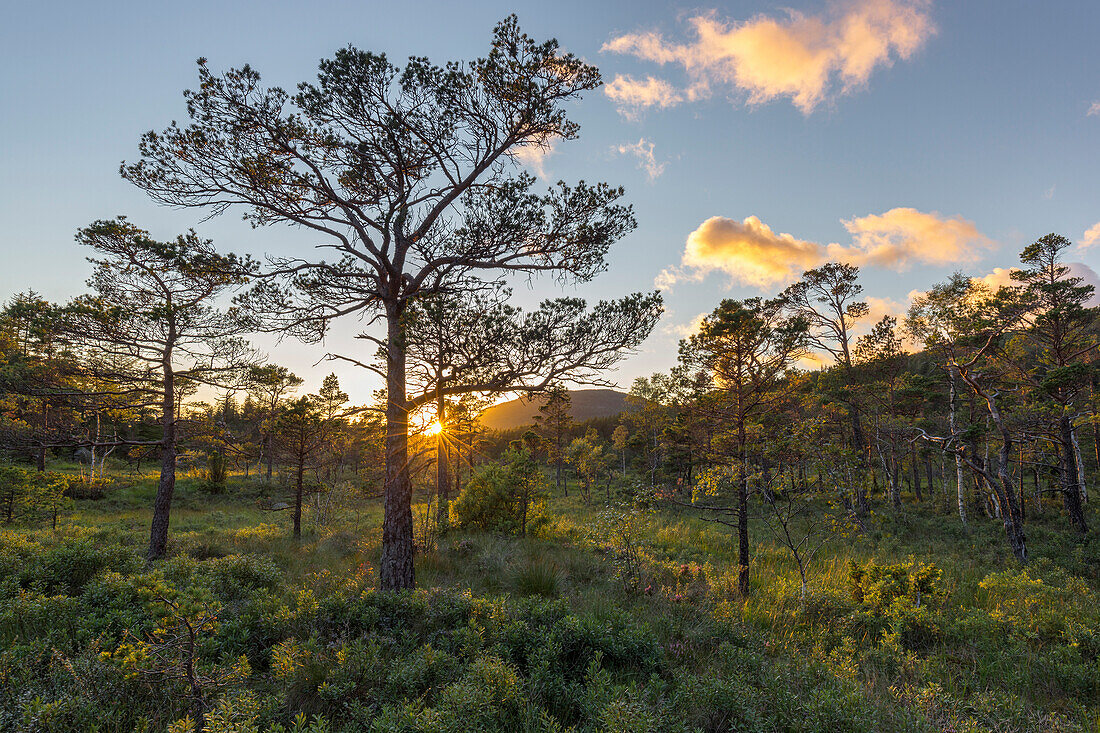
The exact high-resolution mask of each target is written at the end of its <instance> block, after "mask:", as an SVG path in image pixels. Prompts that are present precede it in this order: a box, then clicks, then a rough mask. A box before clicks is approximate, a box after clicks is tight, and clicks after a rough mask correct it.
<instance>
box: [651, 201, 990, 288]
mask: <svg viewBox="0 0 1100 733" xmlns="http://www.w3.org/2000/svg"><path fill="white" fill-rule="evenodd" d="M843 224H844V226H845V228H847V230H848V231H849V232H850V233H851V234H852V244H851V245H849V246H842V245H840V244H828V245H822V244H819V243H817V242H811V241H807V240H802V239H797V238H796V237H794V236H792V235H790V234H782V233H778V234H777V233H776V232H774V231H773V230H772V228H771V227H769V226H768V225H767V224H765V223H764V222H762V221H760V219H759V218H757V217H755V216H750V217H748V218H746V219H745V220H744V221H737V220H736V219H730V218H726V217H723V216H712V217H711V218H709V219H707V220H706V221H704V222H703V223H702V224H700V225H699V227H698V228H697V229H696V230H695V231H693V232H692V233H691V234H689V235H688V238H687V242H686V243H685V246H684V253H683V255H682V257H681V261H680V264H679V265H678V266H673V267H670V268H667V269H665V270H664V271H663V272H661V274H660V275H658V276H657V279H656V281H655V284H656V286H657V287H658V288H662V289H668V288H670V287H672V286H673V285H674V284H675V283H677V282H682V281H685V280H696V281H697V280H702V279H703V278H704V277H706V276H707V275H708V274H710V273H712V272H715V271H720V272H725V273H726V274H728V275H729V276H730V280H731V282H732V283H738V284H742V285H751V286H755V287H758V288H766V287H768V286H773V285H782V284H786V283H789V282H792V281H794V280H795V279H797V278H798V276H799V275H801V274H802V272H803V271H805V270H808V269H810V268H813V267H818V266H820V265H822V264H824V263H825V262H828V261H830V260H835V261H841V262H848V263H851V264H854V265H870V266H875V267H886V268H890V269H894V270H904V269H906V268H908V267H910V266H911V265H913V264H914V263H921V264H934V265H946V264H957V263H968V262H974V261H976V260H977V259H979V258H980V256H981V255H982V254H983V253H984V251H985V250H986V249H988V248H990V247H991V246H993V244H994V243H993V242H992V241H991V240H990V239H989V238H988V237H986V236H985V235H984V234H982V233H981V232H979V231H978V229H977V227H976V226H975V225H974V224H973V223H972V222H969V221H967V220H965V219H962V218H961V217H957V216H956V217H951V218H945V217H942V216H940V215H939V214H937V213H934V212H933V213H924V212H921V211H917V210H916V209H912V208H896V209H891V210H889V211H887V212H885V213H883V214H872V215H869V216H864V217H858V218H855V219H849V220H846V221H844V222H843Z"/></svg>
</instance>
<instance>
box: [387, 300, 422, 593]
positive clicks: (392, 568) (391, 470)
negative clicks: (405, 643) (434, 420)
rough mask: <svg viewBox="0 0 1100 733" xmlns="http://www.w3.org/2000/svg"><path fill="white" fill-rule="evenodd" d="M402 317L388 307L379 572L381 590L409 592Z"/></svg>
mask: <svg viewBox="0 0 1100 733" xmlns="http://www.w3.org/2000/svg"><path fill="white" fill-rule="evenodd" d="M401 316H402V308H400V307H399V306H397V305H393V304H390V305H388V306H387V313H386V320H387V326H388V333H387V338H386V351H387V353H386V478H385V484H384V486H383V491H384V493H385V515H384V517H383V519H382V561H381V568H380V572H379V578H380V582H381V587H382V590H407V589H412V588H413V587H414V585H415V578H414V575H413V519H412V482H411V481H410V479H409V411H408V405H407V404H406V401H405V400H406V396H405V334H404V327H403V325H402V323H401Z"/></svg>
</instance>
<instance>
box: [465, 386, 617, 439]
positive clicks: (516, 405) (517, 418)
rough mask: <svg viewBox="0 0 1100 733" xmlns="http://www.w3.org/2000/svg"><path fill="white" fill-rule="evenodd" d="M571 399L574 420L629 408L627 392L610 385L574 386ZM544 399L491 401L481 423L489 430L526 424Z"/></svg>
mask: <svg viewBox="0 0 1100 733" xmlns="http://www.w3.org/2000/svg"><path fill="white" fill-rule="evenodd" d="M569 398H570V399H571V400H572V406H571V409H570V413H571V414H572V416H573V420H574V421H575V422H584V421H585V420H591V419H592V418H595V417H612V416H614V415H618V414H619V413H620V412H624V411H626V410H628V409H630V403H629V401H628V398H627V395H626V394H625V393H623V392H618V391H616V390H613V389H577V390H572V389H571V390H569ZM545 403H546V397H545V396H542V395H539V396H536V397H518V398H516V399H514V400H509V401H508V402H502V403H500V404H499V405H493V406H492V407H489V408H487V409H486V410H485V411H484V412H482V413H481V424H482V425H484V426H485V427H487V428H490V429H491V430H511V429H512V428H520V427H523V426H525V425H534V424H535V416H536V415H538V414H539V407H540V406H541V405H543V404H545Z"/></svg>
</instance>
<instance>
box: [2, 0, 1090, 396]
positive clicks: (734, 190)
mask: <svg viewBox="0 0 1100 733" xmlns="http://www.w3.org/2000/svg"><path fill="white" fill-rule="evenodd" d="M513 10H514V11H515V12H517V13H518V15H519V18H520V22H521V25H522V27H523V28H524V29H525V30H526V31H527V32H528V33H530V34H531V35H533V36H535V37H536V38H545V37H550V36H553V37H556V38H558V39H559V41H560V42H561V43H562V45H563V46H564V47H565V48H566V49H568V50H570V51H572V52H574V53H576V54H578V55H580V56H582V57H584V58H585V59H587V60H588V61H590V62H592V63H595V64H597V65H598V66H599V67H600V69H601V70H602V71H603V74H604V78H605V81H607V82H609V83H613V82H615V81H616V79H617V78H618V79H619V80H620V81H619V83H617V84H614V85H613V89H612V91H615V90H618V91H620V92H622V90H629V89H631V87H630V86H629V85H630V83H633V84H635V85H639V84H643V83H644V84H645V85H646V87H645V88H646V89H648V90H649V91H650V92H652V91H654V90H658V91H661V93H662V94H663V95H664V96H663V97H661V98H662V99H663V100H664V101H665V102H666V106H663V107H662V106H660V105H657V104H655V105H652V106H648V107H647V106H643V105H639V104H634V105H626V106H624V104H623V103H624V100H626V101H629V100H631V99H633V100H634V101H638V100H640V99H642V97H641V96H638V94H640V92H637V89H636V88H634V89H635V92H634V93H635V96H633V97H627V96H624V95H623V94H622V93H620V94H619V95H618V98H617V99H612V98H611V97H610V96H609V95H608V94H607V93H606V91H605V90H601V91H597V92H594V93H592V94H590V95H589V96H588V97H587V98H586V99H585V100H584V101H583V102H581V103H580V104H579V105H577V106H576V107H575V108H573V110H572V114H573V116H574V118H575V119H576V120H577V121H579V122H580V123H581V124H582V131H581V138H580V140H578V141H575V142H571V143H566V144H563V145H561V146H559V147H558V148H557V149H556V150H555V151H554V153H553V154H552V155H550V156H549V157H547V158H545V159H544V160H542V161H539V165H541V170H542V171H543V172H544V173H545V175H546V176H547V177H549V178H551V179H553V180H556V179H558V178H563V179H565V180H567V181H568V180H575V179H577V178H585V179H588V180H597V179H598V180H606V181H608V182H611V183H615V184H621V185H624V186H625V187H626V188H627V195H628V198H629V200H630V201H631V202H632V203H633V204H634V206H635V209H636V211H637V217H638V222H639V227H638V229H637V231H636V232H634V233H633V234H632V235H630V236H629V237H628V238H627V239H625V240H624V241H622V242H621V243H619V244H618V245H617V246H616V247H615V248H614V250H613V252H612V255H611V261H610V270H609V272H608V273H607V274H605V275H603V276H602V277H601V278H599V279H598V280H597V281H596V282H594V283H592V284H590V285H587V286H585V287H583V288H581V289H580V293H581V294H582V295H584V296H586V297H590V298H600V297H610V296H614V295H619V294H625V293H627V292H631V291H635V290H642V289H649V288H652V287H653V284H654V281H655V279H656V278H659V277H662V273H665V275H664V279H663V280H662V281H663V282H666V283H667V282H669V281H673V284H672V286H671V289H670V290H669V292H667V294H666V305H667V307H668V311H669V312H668V314H667V316H666V318H665V320H664V322H663V323H662V325H661V326H659V327H658V330H657V332H655V333H654V335H653V336H652V337H651V338H650V339H649V340H648V341H647V342H646V344H645V345H644V347H643V350H642V351H641V353H639V354H638V355H636V356H634V357H632V358H631V359H629V360H628V361H627V362H625V363H624V364H623V366H622V368H621V369H620V370H619V371H618V372H617V373H616V374H615V375H613V377H614V378H615V379H617V380H618V381H619V382H620V383H621V384H622V385H623V386H628V385H629V382H630V380H631V379H633V377H635V376H638V375H644V374H649V373H650V372H653V371H655V370H659V369H666V368H668V367H669V366H671V365H672V364H673V363H674V362H675V356H676V341H677V339H678V338H679V334H680V333H682V331H683V329H684V328H685V327H686V326H687V325H688V324H689V323H690V322H691V321H692V320H693V319H694V318H696V317H697V316H698V315H699V314H700V313H704V312H706V311H709V310H710V309H712V308H713V307H714V306H715V305H716V304H717V302H718V301H719V300H720V299H721V298H723V297H745V296H749V295H758V294H771V293H774V292H776V291H778V290H779V289H780V288H782V286H783V285H784V284H786V282H789V277H788V274H789V272H798V271H800V270H801V268H802V266H803V265H812V264H814V263H816V262H819V261H822V259H823V258H824V257H828V256H830V255H831V254H837V255H839V256H842V257H845V258H848V259H850V260H851V261H855V262H857V263H859V264H861V265H862V266H863V282H864V285H865V287H866V293H867V295H868V296H870V297H872V298H874V299H876V300H875V303H876V304H877V305H878V306H879V308H878V311H877V312H888V311H890V310H894V311H897V310H899V309H901V308H903V307H904V305H905V303H906V302H907V297H908V294H909V292H910V291H912V290H914V289H922V288H925V287H927V286H928V285H930V284H932V283H934V282H936V281H938V280H940V279H942V278H944V277H945V276H946V275H947V274H949V273H950V272H952V271H953V270H954V269H959V268H961V269H964V270H965V271H967V272H969V273H971V274H974V275H976V276H983V275H987V274H989V273H992V272H994V270H995V268H997V267H1002V268H1004V267H1008V266H1011V265H1012V264H1014V262H1015V259H1016V255H1017V253H1018V252H1019V250H1020V249H1021V247H1022V246H1023V245H1024V244H1026V243H1028V242H1030V241H1032V240H1034V239H1035V238H1037V237H1038V236H1041V235H1043V234H1045V233H1047V232H1050V231H1056V232H1059V233H1061V234H1064V235H1066V236H1068V237H1069V238H1071V239H1073V240H1074V241H1075V242H1078V243H1082V244H1085V243H1087V242H1088V241H1089V240H1090V239H1091V238H1090V237H1087V236H1086V231H1087V230H1089V229H1090V228H1091V227H1093V226H1094V225H1097V224H1098V223H1100V104H1098V105H1097V107H1096V108H1095V110H1096V111H1095V112H1094V113H1093V114H1089V111H1090V108H1092V105H1093V104H1094V103H1097V102H1100V51H1098V50H1097V36H1098V31H1100V4H1098V3H1095V2H1069V1H1068V0H1067V1H1064V2H1050V3H1035V2H1024V1H1004V0H999V1H992V0H990V1H988V2H986V1H979V0H967V2H951V3H948V2H943V1H941V2H924V1H923V0H912V1H909V0H852V1H850V2H823V1H822V0H810V1H807V2H786V3H783V4H777V3H772V2H737V3H723V4H720V5H715V4H706V5H689V4H679V3H673V2H632V3H593V2H572V1H566V2H555V3H539V4H525V3H519V4H517V3H497V2H479V3H476V4H475V3H457V2H407V3H404V4H398V3H374V2H357V3H353V2H312V3H309V4H305V3H289V2H264V3H258V2H257V3H234V2H222V3H212V2H192V3H174V4H168V3H147V2H146V3H136V2H135V3H121V2H116V3H109V4H107V3H75V2H72V3H60V2H57V3H51V2H37V3H21V4H19V5H12V6H9V7H8V9H7V10H6V11H5V19H4V23H3V25H2V26H0V49H2V51H0V53H2V54H3V61H4V63H3V64H2V65H0V105H2V106H0V110H2V113H0V215H2V216H3V220H4V222H5V227H4V231H3V234H0V256H2V260H0V261H2V263H3V265H2V267H0V296H2V297H5V298H6V297H8V296H9V295H10V294H12V293H14V292H16V291H19V290H23V289H26V288H34V289H36V290H38V291H39V292H41V293H42V294H44V295H45V296H46V297H49V298H51V299H55V300H65V299H67V298H69V297H70V296H73V295H76V294H78V293H79V292H81V291H82V290H83V289H84V283H83V281H84V279H85V277H86V276H87V275H88V273H89V267H88V265H87V264H86V263H85V262H84V260H83V257H84V256H85V253H84V252H82V251H80V249H79V248H78V247H77V246H76V245H75V244H74V243H73V235H74V233H75V232H76V230H77V229H78V228H79V227H81V226H85V225H87V224H88V223H90V222H91V221H93V220H94V219H97V218H106V217H111V216H114V215H116V214H126V215H128V216H129V217H130V218H131V220H133V221H134V222H135V223H137V224H138V225H140V226H142V227H144V228H146V229H149V230H150V231H151V232H152V233H153V234H154V236H157V237H161V238H169V237H171V236H173V235H174V234H176V233H178V232H180V231H182V230H185V229H187V228H188V227H191V226H194V227H195V228H196V229H197V230H198V231H199V232H200V233H201V234H203V235H205V236H209V237H211V238H213V239H214V240H215V242H216V243H217V244H218V245H219V247H221V248H223V249H230V250H234V251H247V252H251V253H254V254H260V253H263V252H265V251H270V252H291V251H296V250H297V251H301V250H302V249H303V248H306V247H309V246H311V245H312V244H314V243H315V242H314V241H313V239H312V238H311V237H310V236H309V235H308V234H305V233H303V232H301V231H297V230H293V229H289V228H279V227H276V228H269V229H264V230H258V231H254V230H252V229H250V228H249V227H248V226H247V225H246V224H245V223H244V222H242V221H240V219H239V218H238V216H236V215H234V214H227V215H224V216H222V217H219V218H217V219H214V220H212V221H209V222H200V221H199V219H198V217H197V216H196V213H195V212H188V211H174V210H169V209H165V208H162V207H158V206H156V205H154V204H153V203H152V202H150V201H149V200H148V199H147V198H145V196H144V195H143V194H142V193H141V192H139V191H138V190H136V189H134V188H132V187H131V186H129V185H128V184H126V183H125V182H124V181H122V180H121V179H120V178H119V176H118V165H119V163H120V161H122V160H124V159H126V160H133V159H134V158H135V156H136V148H137V141H138V138H139V136H140V134H141V133H142V132H144V131H146V130H148V129H152V128H162V127H164V126H165V125H166V124H167V123H168V122H169V121H171V120H173V119H177V120H182V119H183V118H184V117H185V113H184V107H183V103H182V95H181V91H182V90H183V89H184V88H186V87H188V86H192V85H194V83H195V79H196V73H195V65H194V61H195V59H196V58H197V57H199V56H205V57H207V58H208V59H209V60H210V64H211V67H212V68H214V69H223V68H227V67H229V66H238V65H241V64H243V63H246V62H247V63H250V64H252V65H253V66H254V67H255V68H257V69H258V70H259V71H260V72H261V73H262V74H263V76H264V79H265V80H266V81H267V82H268V83H271V84H277V85H280V86H284V87H293V86H294V84H296V83H297V82H298V81H302V80H306V79H310V78H312V77H313V75H314V73H315V70H316V64H317V61H318V60H319V59H320V58H322V57H326V56H328V55H331V53H332V52H333V51H334V50H336V49H337V48H339V47H341V46H344V45H347V44H349V43H351V44H354V45H357V46H359V47H361V48H366V49H371V50H375V51H385V52H387V53H388V54H389V55H390V56H391V58H393V59H395V60H400V59H403V58H404V57H405V56H407V55H409V54H418V55H427V56H429V57H431V58H432V59H433V60H437V61H444V60H448V59H467V58H472V57H474V56H476V55H480V54H482V53H484V51H485V49H486V48H487V44H488V40H489V36H490V30H491V28H492V26H493V24H494V23H495V22H496V21H497V20H499V19H500V18H502V17H503V16H504V15H506V14H507V13H509V12H511V11H513ZM852 28H856V29H857V30H859V31H860V33H859V34H858V37H855V36H849V35H846V33H848V31H849V30H851V29H852ZM707 33H709V34H710V35H709V36H706V35H705V34H707ZM856 41H858V43H857V42H856ZM792 44H793V45H792ZM800 52H806V53H807V54H809V55H808V56H807V58H808V59H809V60H808V61H806V62H805V63H800V62H799V61H798V58H799V57H798V53H800ZM662 61H663V63H662ZM651 77H652V80H650V79H651ZM657 98H658V97H655V96H654V95H652V94H651V95H649V97H646V99H647V100H648V101H654V100H655V99H657ZM807 100H809V101H807ZM650 153H651V154H652V160H650V159H649V158H648V157H647V156H648V155H649V154H650ZM647 166H648V167H647ZM536 167H537V166H536ZM715 217H717V218H715ZM750 217H752V218H751V219H750ZM704 222H708V223H707V224H706V225H705V226H704ZM845 222H847V224H846V223H845ZM782 234H789V235H790V237H789V238H784V237H782V236H781V235H782ZM1096 240H1097V241H1096V245H1100V229H1097V236H1096ZM830 244H832V245H835V246H834V247H832V248H830V247H829V245H830ZM685 248H687V252H688V256H687V258H686V259H685ZM1098 250H1100V246H1095V245H1094V246H1091V247H1089V246H1082V247H1081V248H1080V250H1079V251H1076V252H1074V255H1073V258H1074V259H1075V260H1079V261H1080V262H1081V263H1083V264H1084V265H1086V266H1088V267H1092V268H1094V269H1100V256H1098V254H1097V251H1098ZM1082 272H1084V271H1082ZM555 292H557V291H556V290H555V289H554V288H553V287H551V286H550V285H548V284H545V285H538V286H536V288H535V289H533V290H529V289H527V287H526V286H521V287H519V288H518V289H517V297H518V298H519V299H520V300H521V301H523V302H527V303H530V302H536V301H537V300H538V299H539V298H541V297H544V296H547V295H552V294H554V293H555ZM353 332H354V324H345V326H344V327H342V328H339V329H337V331H336V332H335V333H334V335H333V337H332V340H331V343H330V344H329V345H328V348H329V349H331V350H341V349H345V350H346V349H354V348H358V346H357V345H356V344H354V343H352V342H351V341H350V339H349V336H350V334H351V333H353ZM261 344H262V345H263V346H264V347H265V348H266V349H267V350H268V351H269V352H270V354H271V356H272V358H273V360H275V361H277V362H279V363H283V364H287V365H289V366H290V367H291V368H292V369H294V370H295V371H296V372H298V373H299V374H302V375H303V376H308V378H309V380H308V383H307V386H308V387H310V388H316V386H317V385H318V384H319V382H320V379H321V377H323V375H324V374H325V373H327V371H330V370H335V371H336V372H337V373H338V374H339V375H340V376H341V381H342V383H343V384H344V385H345V388H346V389H348V391H350V392H351V393H352V396H353V398H355V399H357V400H361V401H362V400H366V399H367V398H368V397H369V393H370V390H371V389H373V388H374V387H375V386H377V385H376V382H375V380H374V379H373V378H372V377H371V376H369V375H367V374H363V373H357V372H356V371H355V370H354V368H350V367H344V366H336V365H325V364H322V365H320V366H317V367H314V366H313V364H314V363H315V362H316V361H317V359H318V358H319V357H320V355H321V354H323V353H324V351H325V348H321V347H303V346H301V345H299V344H297V343H291V342H284V343H282V344H275V343H273V342H270V341H267V340H263V341H262V342H261Z"/></svg>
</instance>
